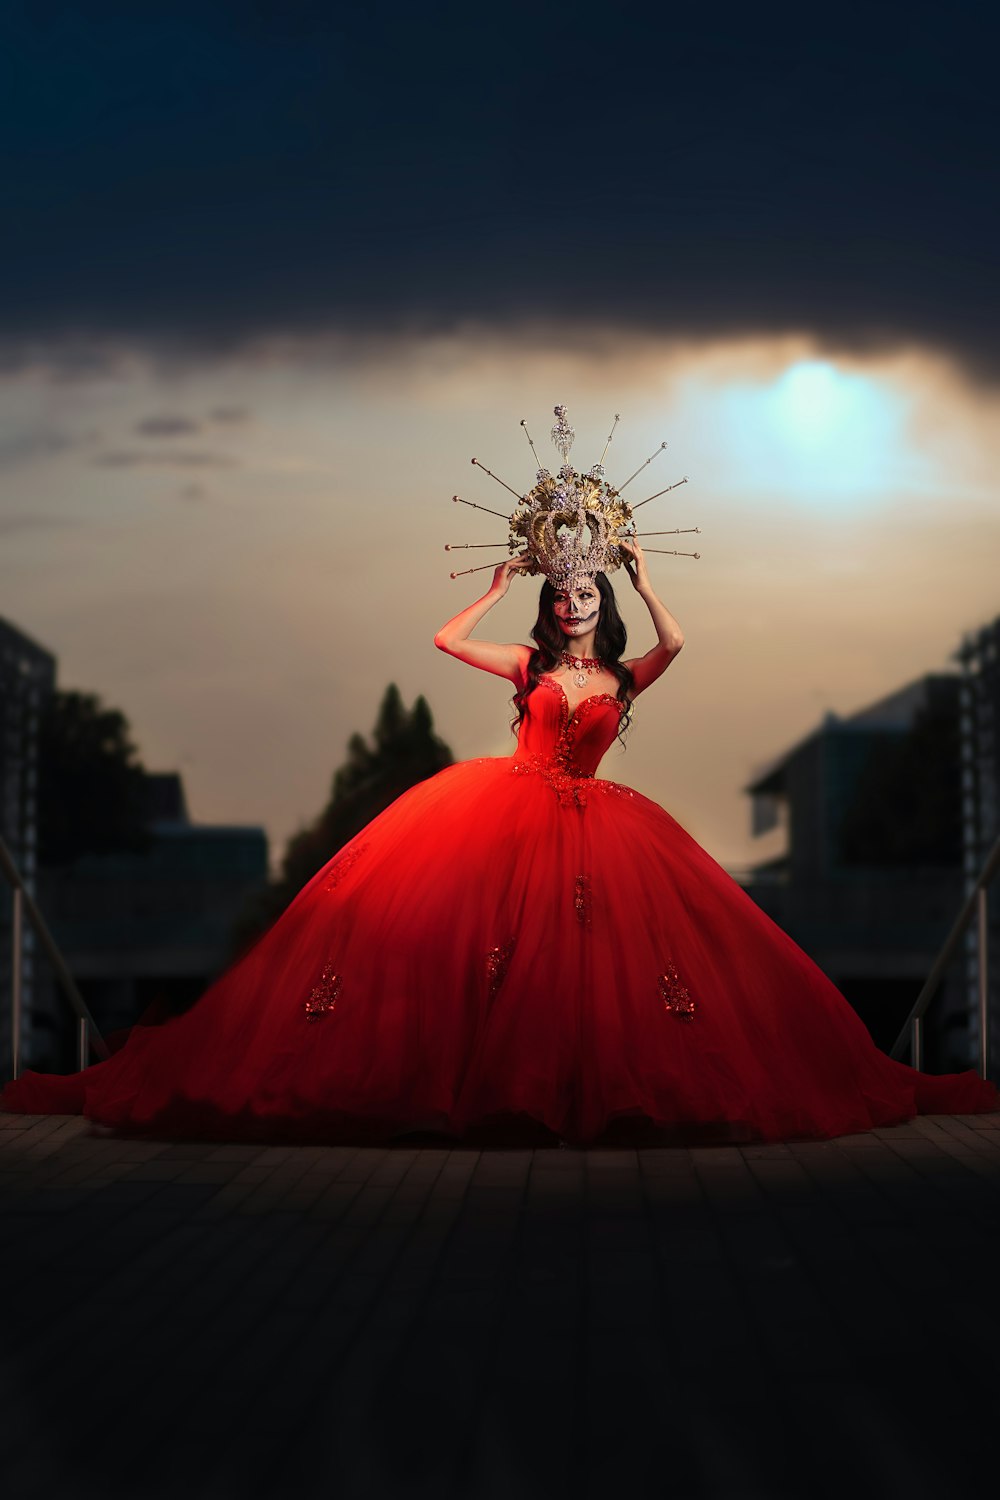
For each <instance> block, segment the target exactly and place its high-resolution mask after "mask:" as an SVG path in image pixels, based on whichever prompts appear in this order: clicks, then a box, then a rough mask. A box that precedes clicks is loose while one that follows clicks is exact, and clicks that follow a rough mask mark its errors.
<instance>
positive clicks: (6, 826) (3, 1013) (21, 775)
mask: <svg viewBox="0 0 1000 1500" xmlns="http://www.w3.org/2000/svg"><path fill="white" fill-rule="evenodd" d="M55 679H56V661H55V657H54V656H52V655H51V653H50V652H48V651H46V650H45V649H44V647H42V646H39V645H38V644H37V643H36V642H35V641H33V640H31V639H30V638H29V637H28V636H26V635H25V634H24V633H23V632H22V631H20V630H18V629H16V628H15V626H13V625H11V624H9V623H8V622H7V621H6V620H2V619H0V835H2V837H3V839H4V842H5V843H6V845H7V848H8V849H9V850H10V853H11V855H12V857H13V859H14V862H15V864H16V865H17V867H18V869H19V870H20V872H21V877H22V879H23V880H24V884H25V887H26V888H27V890H28V891H29V892H30V893H31V894H32V895H33V896H34V895H37V890H36V885H37V864H38V748H39V747H38V737H39V728H40V723H41V714H42V709H43V707H44V705H45V701H46V699H47V698H48V697H49V695H50V694H51V693H52V691H53V689H54V687H55ZM12 899H13V898H12V894H11V891H10V888H9V886H8V885H7V883H6V881H0V1074H2V1076H3V1077H9V1076H10V1069H11V991H10V984H11V956H12V955H11V906H12ZM22 953H23V959H22V964H23V968H22V975H23V996H24V1006H23V1022H22V1032H21V1035H22V1041H23V1045H24V1048H25V1051H26V1052H30V1051H31V1049H32V1047H33V1045H34V1044H35V1037H34V1030H35V1029H36V1028H38V1027H39V1026H41V1027H42V1028H43V1029H44V1028H45V1027H46V1026H47V1025H49V1024H51V1018H46V1016H45V1015H43V1013H42V1007H43V1006H44V1005H47V1004H50V1003H51V1001H52V997H51V995H50V994H49V993H48V991H47V990H46V993H45V995H44V996H43V995H41V994H40V993H39V991H38V965H39V958H38V954H37V951H36V944H35V935H34V933H33V932H32V931H31V930H30V929H26V930H25V933H24V939H23V949H22ZM43 962H44V960H43Z"/></svg>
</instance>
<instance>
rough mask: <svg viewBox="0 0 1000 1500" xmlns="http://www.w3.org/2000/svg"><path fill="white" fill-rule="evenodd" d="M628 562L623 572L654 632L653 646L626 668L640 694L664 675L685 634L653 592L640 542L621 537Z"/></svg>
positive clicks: (628, 663) (627, 663)
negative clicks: (639, 600)
mask: <svg viewBox="0 0 1000 1500" xmlns="http://www.w3.org/2000/svg"><path fill="white" fill-rule="evenodd" d="M619 546H620V547H621V548H622V551H624V552H627V553H628V555H629V557H630V558H631V561H628V560H627V559H626V561H625V571H626V572H627V573H628V576H629V577H630V578H631V580H632V587H633V588H634V589H635V591H636V593H637V594H638V595H639V597H640V599H642V601H643V603H644V604H645V606H646V608H647V609H648V610H649V613H650V617H651V619H652V621H653V627H654V629H655V630H656V645H655V646H653V647H652V649H651V650H649V651H647V652H646V654H645V656H636V657H633V658H632V660H631V661H629V662H626V663H625V665H626V666H627V667H630V668H631V670H632V675H633V677H634V678H635V691H636V693H641V692H642V691H643V689H644V688H648V687H649V685H650V683H651V682H655V681H656V679H657V678H658V677H660V676H662V675H663V673H664V672H665V671H666V670H667V668H668V667H669V665H670V663H671V662H672V661H673V659H674V657H675V656H676V655H677V653H678V651H679V650H680V649H681V647H682V646H683V644H684V632H683V630H682V629H681V627H680V626H679V625H678V623H677V621H676V620H675V619H674V617H673V615H672V614H671V613H670V611H669V609H668V608H667V606H666V605H665V604H664V603H663V601H662V600H661V599H658V598H657V597H656V595H655V593H654V592H653V585H652V584H651V583H650V581H649V574H648V572H647V571H646V559H645V557H644V556H643V551H642V548H641V547H640V546H639V543H638V542H637V541H635V540H634V539H632V538H629V539H627V540H626V539H625V538H624V537H623V538H622V540H621V541H620V543H619Z"/></svg>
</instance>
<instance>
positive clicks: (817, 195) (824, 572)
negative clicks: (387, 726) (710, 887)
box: [0, 0, 1000, 869]
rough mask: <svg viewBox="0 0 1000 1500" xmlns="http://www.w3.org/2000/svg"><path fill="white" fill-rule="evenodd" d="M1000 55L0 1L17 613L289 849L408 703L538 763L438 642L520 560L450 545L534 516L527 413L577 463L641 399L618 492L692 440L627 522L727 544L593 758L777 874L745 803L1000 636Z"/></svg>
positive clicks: (939, 27) (601, 13) (959, 44)
mask: <svg viewBox="0 0 1000 1500" xmlns="http://www.w3.org/2000/svg"><path fill="white" fill-rule="evenodd" d="M996 40H997V38H996V35H995V22H994V21H993V20H992V19H991V17H990V15H989V13H988V11H987V8H985V7H982V6H971V5H961V4H959V5H952V6H950V7H948V8H947V9H945V8H943V7H941V6H939V5H935V6H930V5H922V4H915V5H907V6H905V7H903V6H895V5H891V6H879V5H875V6H872V5H867V6H854V5H842V6H840V7H838V8H837V9H836V11H833V10H828V11H823V10H816V11H815V13H811V12H810V13H807V12H806V10H805V8H804V7H801V6H781V5H778V6H770V7H765V8H763V9H758V10H750V9H748V8H744V7H729V6H726V5H722V6H716V7H714V8H711V9H707V8H706V9H704V12H703V15H701V16H697V17H691V16H689V15H687V14H684V15H676V16H675V15H672V14H671V13H670V12H669V11H667V10H666V8H664V7H662V6H652V5H628V4H626V5H622V6H618V7H616V8H615V9H614V10H612V9H610V8H608V7H604V6H599V7H598V6H595V7H588V6H580V7H577V8H575V9H570V8H567V7H556V6H546V5H531V6H523V5H517V4H514V5H508V6H506V7H503V8H502V9H501V8H497V9H494V10H489V11H484V10H477V9H475V8H470V7H468V6H467V5H466V6H459V5H429V6H425V7H422V8H416V7H410V6H399V5H394V4H381V5H378V4H376V5H370V6H368V7H366V8H364V9H363V10H362V9H361V8H360V7H357V8H348V7H346V6H332V5H328V4H327V5H320V4H288V3H284V4H282V5H280V6H279V5H277V4H273V5H252V4H239V5H236V4H232V5H220V4H215V3H211V0H209V3H203V4H199V5H198V6H194V5H187V4H184V3H175V4H172V5H171V6H169V7H167V6H163V5H159V4H156V3H152V4H146V5H144V6H142V7H135V6H134V5H129V6H126V5H124V4H101V3H96V4H90V5H88V6H86V7H83V6H67V5H61V4H45V5H38V4H32V5H30V6H29V5H28V4H7V5H5V6H3V7H2V9H0V70H2V73H3V77H2V79H0V101H2V102H0V140H2V144H3V150H4V158H5V161H6V162H7V164H8V165H7V172H6V174H5V179H6V181H5V185H6V188H7V192H6V195H5V196H6V206H5V225H4V233H3V238H2V244H0V266H2V270H3V274H2V276H0V614H2V615H3V616H4V617H5V618H6V619H8V620H9V621H11V622H12V623H14V624H16V625H18V626H19V627H20V628H22V629H23V630H25V631H26V632H27V633H28V634H29V635H32V636H33V637H34V638H36V639H37V640H39V641H40V642H41V643H42V644H44V645H45V646H47V647H48V648H49V649H50V650H52V651H53V652H54V653H55V654H56V655H57V656H58V658H59V663H60V683H61V685H62V686H64V687H73V688H79V689H82V690H87V691H94V692H98V693H99V694H100V695H101V696H102V697H103V698H104V699H105V701H107V702H109V703H113V704H115V705H116V706H118V707H121V708H122V709H123V710H124V711H125V712H126V714H127V715H128V717H129V719H130V721H131V723H132V728H133V732H134V735H135V738H136V740H137V743H138V745H139V748H140V751H141V754H142V757H143V759H144V761H145V763H146V764H147V766H149V767H150V768H151V769H157V770H163V769H174V768H176V769H179V770H181V771H182V772H183V774H184V777H185V783H186V786H187V790H188V799H189V804H190V807H191V811H192V814H193V816H194V817H195V818H196V819H197V820H198V821H204V822H215V821H219V822H233V823H257V822H262V823H264V825H265V826H266V827H267V829H268V832H269V835H270V837H271V840H272V855H273V857H277V856H278V855H279V854H280V851H281V847H282V846H283V843H284V840H285V839H286V838H287V837H288V835H289V834H290V833H291V832H293V831H294V829H295V828H297V827H298V826H300V825H301V823H302V822H304V821H308V820H309V819H310V818H312V817H313V816H314V815H315V813H316V812H318V810H319V808H320V806H321V805H322V803H323V801H324V800H325V797H326V794H327V790H328V784H329V779H330V776H331V774H332V772H333V770H334V769H335V768H336V766H337V765H338V764H339V763H340V761H341V759H342V756H343V749H344V744H345V742H346V739H347V737H348V735H349V734H350V733H352V732H353V731H355V730H361V731H366V730H367V729H369V728H370V726H371V723H372V720H373V717H374V714H375V711H376V708H377V704H378V700H379V698H380V697H381V694H382V692H383V691H384V688H385V685H386V683H387V682H389V681H391V680H394V681H396V682H397V683H398V684H399V686H400V688H401V690H402V691H403V694H404V697H406V698H407V699H408V700H410V699H412V698H413V697H414V696H415V695H416V694H417V693H419V692H423V693H424V694H425V695H426V696H427V697H428V699H429V701H430V704H431V707H432V710H433V711H434V714H435V718H436V722H437V725H438V728H439V730H440V732H441V733H442V735H443V736H444V737H445V739H446V740H447V741H448V742H449V744H450V745H451V746H452V749H453V750H454V752H455V754H456V755H457V756H459V757H462V758H464V757H466V756H472V755H481V754H505V753H509V751H510V749H511V739H510V736H509V731H508V728H507V723H508V719H509V711H508V704H507V698H508V691H507V687H506V685H505V684H504V683H503V682H502V681H501V680H500V679H496V678H492V677H490V676H488V675H486V674H481V673H476V672H474V671H472V670H471V669H469V668H467V667H463V666H461V665H460V664H458V663H456V662H454V661H452V660H449V659H447V658H446V657H444V656H443V655H442V654H441V653H438V652H436V651H435V650H434V648H433V645H432V638H433V635H434V632H435V630H436V629H437V627H438V626H439V625H440V624H441V623H443V621H444V620H445V619H447V618H449V617H450V615H452V614H453V613H455V612H457V611H458V610H459V609H460V608H462V607H463V606H464V605H465V604H467V603H468V602H470V600H471V599H473V598H475V597H477V596H478V594H479V593H480V592H481V591H482V589H483V588H484V587H485V584H484V583H483V580H484V578H485V579H486V580H487V581H488V577H489V575H488V574H485V575H484V574H477V575H475V576H474V577H472V578H462V579H457V580H454V581H453V580H451V579H450V578H449V576H448V574H449V571H450V569H451V567H453V566H455V563H454V559H453V558H450V557H449V556H447V555H446V554H445V552H444V545H445V543H446V542H477V541H491V540H494V539H495V538H496V537H498V536H502V535H503V531H504V528H503V523H502V521H499V520H496V519H495V518H492V517H489V516H485V515H479V514H477V513H475V512H471V511H468V510H467V509H465V508H464V507H456V506H454V505H452V504H451V496H452V495H453V494H454V493H456V492H458V493H461V494H463V495H464V496H466V497H467V498H469V499H473V500H476V501H478V502H479V503H481V504H484V505H497V504H498V501H499V502H500V503H499V506H498V508H500V509H504V503H503V502H504V499H505V496H504V492H502V491H500V490H499V489H497V488H496V487H495V486H493V485H491V482H490V481H489V479H487V478H486V477H485V476H483V475H482V474H481V473H480V472H478V471H477V470H474V469H472V468H471V466H470V464H469V459H470V457H472V456H473V455H475V456H478V457H479V458H480V459H482V461H483V462H484V463H487V464H488V465H489V467H491V468H493V469H494V470H495V471H497V472H498V473H500V474H501V475H503V477H504V478H505V479H507V480H508V482H509V483H511V484H512V485H513V487H514V488H515V489H517V490H518V491H521V490H523V489H527V488H528V487H529V486H530V484H531V482H532V479H533V469H534V465H533V461H532V460H531V457H530V454H529V452H528V450H527V447H526V445H525V443H524V439H523V434H522V432H521V429H520V427H519V422H520V419H521V418H522V417H523V418H526V419H527V420H528V425H529V428H530V429H531V430H532V432H533V435H534V438H535V443H536V446H537V447H538V448H539V451H540V452H541V450H542V445H543V443H545V442H546V441H547V439H546V433H547V430H548V427H549V426H550V424H551V408H552V406H553V405H554V404H555V403H556V402H565V403H566V404H567V406H568V407H569V410H570V415H571V418H572V419H573V421H574V425H575V427H576V430H577V433H578V438H577V447H576V448H575V449H574V453H573V457H574V459H575V460H577V461H583V460H586V462H587V463H588V464H589V462H592V461H593V458H597V457H598V456H599V454H600V450H601V448H602V447H603V444H604V439H605V438H606V436H607V432H608V431H609V429H610V425H611V420H612V418H613V415H614V413H616V412H620V413H621V418H622V420H621V422H620V424H619V426H618V429H617V431H616V435H615V439H614V443H613V445H612V449H611V453H610V455H609V460H608V468H609V477H610V478H611V479H615V478H618V479H621V478H622V477H624V476H627V475H628V474H630V473H631V472H632V471H633V470H634V469H635V468H636V467H637V466H638V465H639V464H640V463H641V462H642V461H643V460H644V459H645V458H646V457H648V456H649V454H650V453H651V452H653V451H654V449H656V448H657V447H658V445H659V443H660V442H661V441H666V442H667V443H668V448H667V450H666V451H665V452H664V453H663V455H662V456H661V457H660V458H658V459H657V460H656V464H655V466H653V467H651V469H650V470H649V471H648V474H649V476H650V477H651V479H652V481H653V482H652V483H651V485H650V487H649V488H647V489H645V490H641V492H640V486H641V481H639V480H637V481H636V484H635V486H634V487H633V491H630V494H633V496H634V498H635V499H639V498H643V497H644V495H645V494H651V493H653V490H654V489H659V488H662V487H663V486H664V485H667V484H671V483H673V482H675V481H676V480H678V479H680V478H683V477H687V481H688V482H687V483H686V484H684V485H682V486H681V487H680V488H679V489H678V490H677V491H674V492H673V493H671V495H669V496H666V497H664V499H663V500H661V501H657V502H654V503H653V504H652V505H651V506H650V507H649V508H648V510H646V511H644V512H643V515H644V516H645V517H647V518H649V519H650V520H652V519H653V518H654V517H655V519H656V521H657V522H658V523H660V522H662V525H663V527H664V528H669V527H674V526H698V527H700V528H701V533H700V535H699V536H698V537H697V538H695V539H693V547H692V550H695V549H696V550H698V551H699V552H700V553H701V557H700V559H699V560H698V561H695V560H693V559H688V558H680V557H677V558H674V557H655V558H651V560H650V561H651V574H652V577H653V581H654V585H655V586H656V588H657V590H658V592H659V593H660V596H661V597H662V598H663V599H664V601H665V602H666V603H667V605H668V607H669V608H670V609H671V611H672V612H673V613H674V614H675V615H676V616H677V618H678V619H679V621H680V623H681V624H682V626H683V628H684V630H685V634H686V637H687V640H686V644H685V647H684V650H683V652H682V653H681V654H680V656H679V657H678V658H677V660H676V661H675V662H674V663H673V664H672V666H671V668H670V670H669V672H668V673H667V675H666V676H665V677H664V678H663V679H662V681H661V682H660V683H659V684H658V685H657V686H656V687H655V688H654V689H653V690H652V691H651V692H650V693H649V694H647V695H646V696H645V697H644V698H643V699H640V701H639V704H638V706H637V713H636V718H635V724H634V728H633V730H632V732H631V734H630V737H629V748H628V750H627V751H626V752H624V753H620V752H619V751H618V750H617V749H613V750H612V751H611V752H609V755H608V757H607V759H606V760H605V762H604V765H603V767H602V772H603V774H605V775H609V776H612V777H614V778H615V779H616V780H622V781H627V782H628V783H629V784H631V785H634V786H637V787H639V788H640V789H641V790H643V791H644V792H646V793H648V794H649V795H650V796H653V797H655V798H656V799H657V800H658V801H660V802H662V803H663V805H665V806H666V807H668V808H669V810H670V811H671V812H673V813H674V815H675V816H676V817H678V818H679V820H680V821H681V822H683V823H684V825H685V826H686V827H688V828H689V829H690V830H691V832H692V833H694V834H695V836H696V837H698V838H699V839H700V840H701V841H702V842H703V843H704V844H705V845H706V847H707V848H709V850H710V851H711V852H712V853H713V854H714V855H715V857H716V858H718V859H720V860H722V862H723V863H726V864H727V866H729V867H730V868H734V869H736V868H742V867H744V866H745V865H746V864H748V863H750V862H751V861H753V860H754V859H764V858H767V857H769V856H770V854H772V853H773V852H775V850H776V847H777V846H776V845H775V843H774V840H776V839H780V837H781V835H780V833H776V834H773V835H768V836H767V837H766V838H764V839H757V840H751V838H750V835H749V817H748V811H749V810H748V803H747V798H746V797H745V795H744V794H743V790H742V789H743V788H744V787H745V786H746V784H747V783H748V782H749V781H750V780H751V779H752V777H753V775H754V774H756V773H757V772H758V771H759V770H760V769H761V768H762V767H763V766H765V765H766V764H767V763H768V762H769V761H771V760H772V759H773V758H774V757H776V756H778V755H780V754H781V753H782V751H784V750H785V749H787V748H788V747H789V746H790V745H792V744H793V743H795V742H796V740H798V739H799V738H801V737H803V736H804V735H805V734H807V733H809V732H810V730H811V729H812V728H814V727H815V726H816V724H817V723H818V722H819V721H820V720H821V718H822V716H823V714H824V713H826V712H827V711H832V712H835V713H840V714H844V713H849V712H851V711H852V710H854V709H856V708H860V707H862V706H864V705H865V704H867V703H869V702H871V701H873V700H874V699H876V698H878V697H880V696H882V695H884V694H887V693H889V692H891V691H892V690H893V689H895V688H897V687H899V686H901V685H902V684H903V683H904V682H906V681H908V680H910V679H911V678H912V677H914V676H917V675H920V674H921V673H923V672H925V671H928V670H942V669H946V668H947V667H948V666H949V662H950V658H951V654H952V653H953V651H954V650H955V648H956V647H957V645H958V643H959V640H960V637H961V633H962V632H963V631H964V630H968V629H971V628H973V627H975V626H976V625H978V624H980V623H982V622H983V621H985V620H987V619H992V618H993V617H994V616H995V615H997V614H998V613H1000V587H998V585H997V583H996V576H997V571H998V570H997V567H996V559H997V557H998V555H1000V509H998V504H997V488H996V482H995V475H996V473H997V470H998V460H1000V451H998V450H1000V422H998V416H1000V356H998V349H1000V341H998V328H997V322H998V316H997V297H998V294H997V274H996V261H997V242H998V216H1000V207H998V205H1000V193H998V191H997V181H996V161H997V147H998V135H1000V129H998V110H997V105H996V103H995V97H994V96H995V92H996V91H995V87H994V79H993V77H992V76H991V67H992V63H991V58H992V57H993V56H994V55H995V42H996ZM591 453H592V454H593V458H591V456H590V455H591ZM643 477H644V478H645V477H646V476H645V475H644V476H643ZM498 528H499V529H498ZM650 529H652V528H650ZM665 540H666V542H667V545H671V544H672V539H670V538H668V539H665ZM688 540H690V539H688ZM685 544H686V543H685V539H683V538H682V539H680V542H679V545H682V546H683V545H685ZM483 555H484V554H470V556H478V557H479V558H481V557H482V556H483ZM485 555H487V556H489V554H485ZM615 583H616V587H617V592H618V596H619V599H620V601H621V603H622V607H623V610H624V612H625V614H626V619H627V623H628V625H629V630H630V650H631V651H637V652H638V651H641V650H644V649H646V648H647V647H648V646H649V645H651V644H652V633H651V629H650V626H649V622H648V617H646V616H645V611H644V606H643V605H642V602H641V600H639V599H638V598H637V597H636V596H634V594H633V593H632V590H631V587H630V585H629V584H628V580H627V578H626V577H625V575H624V574H623V573H621V572H620V573H618V574H616V575H615ZM536 588H537V584H532V583H530V582H529V581H527V580H520V579H515V580H514V583H513V584H512V587H511V590H510V593H509V594H508V596H507V597H506V598H505V599H504V600H503V602H502V603H501V604H500V605H499V606H498V607H497V609H496V611H495V613H494V614H493V615H491V616H490V617H489V620H488V622H487V624H488V626H489V631H490V633H493V632H494V630H495V634H496V638H498V639H520V640H525V639H527V632H528V630H529V628H530V625H531V622H532V620H533V618H534V613H535V610H534V600H535V589H536ZM479 634H480V635H486V634H487V631H486V627H485V626H484V627H481V628H480V631H479Z"/></svg>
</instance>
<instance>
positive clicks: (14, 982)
mask: <svg viewBox="0 0 1000 1500" xmlns="http://www.w3.org/2000/svg"><path fill="white" fill-rule="evenodd" d="M0 871H2V873H3V874H4V875H5V876H6V877H7V882H8V884H9V885H10V887H11V890H12V892H13V896H14V907H13V913H12V920H11V932H10V942H11V964H10V1052H11V1072H12V1076H13V1077H14V1078H19V1077H20V1076H21V1012H22V1002H23V991H24V920H25V917H27V919H28V921H29V922H30V923H31V925H32V927H33V928H34V931H35V936H36V937H37V938H38V941H39V943H40V944H41V946H42V948H43V949H44V951H45V954H46V956H47V957H48V960H49V962H50V964H51V965H52V968H53V971H54V973H55V976H56V981H57V982H58V985H59V988H60V989H61V990H62V992H63V994H64V995H65V996H66V998H67V1000H68V1001H69V1003H70V1005H71V1006H72V1007H73V1010H74V1011H75V1012H76V1018H77V1038H76V1049H77V1050H76V1056H77V1064H78V1066H79V1067H80V1068H85V1067H86V1066H87V1064H88V1062H89V1061H90V1053H91V1051H93V1052H94V1053H96V1055H97V1057H98V1058H100V1060H101V1061H102V1062H103V1061H106V1059H107V1058H109V1057H110V1056H111V1053H110V1052H109V1051H108V1045H107V1043H106V1042H105V1040H104V1038H103V1037H102V1036H101V1033H100V1032H99V1031H98V1029H97V1026H96V1024H95V1022H94V1018H93V1016H92V1015H91V1014H90V1011H89V1010H88V1008H87V1002H86V1001H85V1000H84V998H83V996H82V995H81V994H80V991H79V990H78V989H77V987H76V984H75V983H74V980H73V976H72V974H71V973H70V972H69V969H68V968H67V967H66V961H65V959H64V958H63V956H62V954H61V953H60V952H59V949H58V948H57V947H56V944H55V940H54V939H53V937H52V934H51V933H50V932H49V929H48V927H47V926H46V923H45V918H44V917H43V916H42V914H41V912H40V911H39V910H38V907H37V906H36V905H35V902H34V900H33V898H32V895H31V892H30V891H29V890H26V889H25V885H24V881H23V880H22V879H21V872H20V870H18V868H17V865H16V864H15V863H14V859H13V856H12V855H11V852H10V850H9V849H8V848H7V845H6V844H5V843H4V840H3V838H0Z"/></svg>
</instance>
